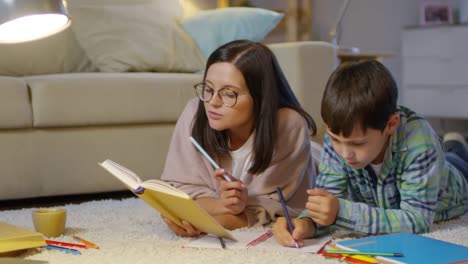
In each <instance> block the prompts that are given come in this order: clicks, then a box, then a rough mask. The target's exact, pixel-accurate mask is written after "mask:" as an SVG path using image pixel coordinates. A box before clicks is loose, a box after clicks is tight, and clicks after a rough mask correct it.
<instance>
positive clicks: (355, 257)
mask: <svg viewBox="0 0 468 264" xmlns="http://www.w3.org/2000/svg"><path fill="white" fill-rule="evenodd" d="M343 256H347V257H349V258H353V259H357V260H362V261H365V262H368V263H379V261H378V260H377V259H375V258H373V257H369V256H363V255H349V254H343Z"/></svg>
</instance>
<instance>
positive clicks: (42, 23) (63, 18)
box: [0, 0, 71, 43]
mask: <svg viewBox="0 0 468 264" xmlns="http://www.w3.org/2000/svg"><path fill="white" fill-rule="evenodd" d="M70 23H71V22H70V19H69V18H68V16H67V13H66V11H65V8H64V5H63V2H62V0H0V43H15V42H24V41H31V40H35V39H39V38H43V37H47V36H50V35H52V34H55V33H57V32H60V31H62V30H63V29H65V28H66V27H68V26H69V25H70Z"/></svg>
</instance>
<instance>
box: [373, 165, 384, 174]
mask: <svg viewBox="0 0 468 264" xmlns="http://www.w3.org/2000/svg"><path fill="white" fill-rule="evenodd" d="M382 164H383V163H380V164H377V165H374V164H372V163H371V164H370V165H371V167H372V169H373V170H374V172H375V175H377V176H379V174H380V171H381V170H382Z"/></svg>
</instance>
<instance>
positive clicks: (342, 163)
mask: <svg viewBox="0 0 468 264" xmlns="http://www.w3.org/2000/svg"><path fill="white" fill-rule="evenodd" d="M397 97H398V91H397V86H396V83H395V81H394V79H393V77H392V76H391V74H390V72H389V71H388V70H387V69H386V68H385V66H383V65H382V64H381V63H379V62H377V61H365V62H360V63H354V64H349V65H346V66H344V67H342V68H339V69H337V70H336V71H335V72H334V73H333V74H332V75H331V77H330V79H329V80H328V83H327V86H326V89H325V92H324V96H323V100H322V108H321V114H322V118H323V121H324V122H325V124H327V135H326V136H325V139H324V150H323V151H322V160H321V162H320V166H319V171H320V172H319V176H318V177H317V183H316V188H315V189H313V190H308V191H307V192H308V194H309V198H308V202H307V203H306V210H304V211H303V212H302V213H301V215H300V216H299V217H298V218H296V219H293V225H294V227H295V228H294V231H293V232H292V235H291V234H290V233H289V231H288V229H287V224H286V221H285V219H284V218H279V219H278V220H277V222H276V223H275V224H274V226H273V231H274V235H275V238H276V240H277V241H278V243H280V244H282V245H284V246H294V242H295V241H294V240H298V242H299V244H300V245H302V241H301V240H302V239H304V238H307V237H311V236H313V235H315V234H316V233H317V232H319V231H321V230H322V229H323V228H325V227H327V226H330V225H335V226H337V227H340V228H344V229H348V230H352V231H356V232H362V233H366V234H374V235H375V234H385V233H398V232H412V233H423V232H428V231H430V229H431V225H432V223H433V222H437V221H443V220H447V219H451V218H454V217H456V216H460V215H463V214H464V213H465V212H466V211H467V210H468V195H467V180H466V179H465V178H464V177H468V175H462V171H463V168H465V169H466V168H467V167H468V160H463V159H462V158H460V157H459V156H457V155H456V154H453V155H454V156H455V158H454V159H456V160H457V162H454V163H456V164H451V163H450V162H448V161H451V160H454V159H447V160H448V161H447V160H446V158H445V153H444V149H443V147H442V146H441V142H440V140H439V138H438V136H437V135H436V133H435V132H434V130H433V129H432V128H431V126H430V125H429V123H428V122H427V121H426V120H425V119H424V118H423V117H421V116H420V115H418V114H416V113H415V112H413V111H411V110H410V109H408V108H405V107H402V106H400V107H397ZM450 142H451V143H454V142H455V143H454V144H455V145H457V147H460V145H461V144H465V146H462V148H463V149H462V152H464V153H466V151H467V148H466V142H463V143H459V142H457V141H456V140H455V141H454V140H452V141H450ZM457 149H459V148H457ZM465 155H466V154H465ZM465 158H466V157H465ZM454 165H455V166H457V167H458V168H456V167H455V166H454ZM465 172H466V170H465Z"/></svg>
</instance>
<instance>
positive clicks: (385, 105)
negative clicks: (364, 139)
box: [321, 60, 398, 137]
mask: <svg viewBox="0 0 468 264" xmlns="http://www.w3.org/2000/svg"><path fill="white" fill-rule="evenodd" d="M397 99H398V88H397V85H396V82H395V80H394V79H393V77H392V74H391V73H390V71H389V70H388V69H387V68H386V67H385V66H384V65H383V64H382V63H380V62H378V61H375V60H368V61H363V62H354V63H349V64H345V65H343V66H341V67H339V68H337V69H336V70H335V71H334V72H333V73H332V75H331V76H330V78H329V79H328V82H327V85H326V87H325V91H324V94H323V98H322V108H321V114H322V119H323V121H324V122H325V124H327V126H328V129H330V131H331V132H332V133H333V134H336V135H340V134H341V135H343V136H344V137H349V136H350V135H351V133H352V132H353V129H354V127H355V126H356V125H358V126H360V128H361V129H362V131H363V132H364V133H365V132H366V130H367V128H371V129H378V130H380V131H383V130H384V129H385V127H386V124H387V121H388V120H389V118H390V116H391V115H392V114H394V113H395V112H396V107H397Z"/></svg>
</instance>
